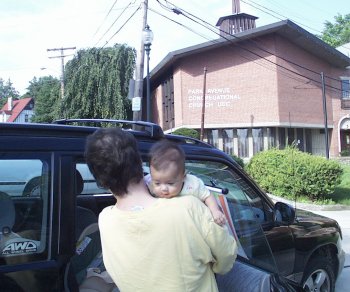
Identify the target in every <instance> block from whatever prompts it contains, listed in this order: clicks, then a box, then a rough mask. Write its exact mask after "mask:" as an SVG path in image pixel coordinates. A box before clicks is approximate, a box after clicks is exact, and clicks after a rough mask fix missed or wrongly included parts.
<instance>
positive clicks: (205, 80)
mask: <svg viewBox="0 0 350 292" xmlns="http://www.w3.org/2000/svg"><path fill="white" fill-rule="evenodd" d="M206 91H207V67H204V77H203V99H202V117H201V136H200V139H201V141H203V139H204V117H205V92H206Z"/></svg>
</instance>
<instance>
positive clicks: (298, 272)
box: [0, 120, 344, 292]
mask: <svg viewBox="0 0 350 292" xmlns="http://www.w3.org/2000/svg"><path fill="white" fill-rule="evenodd" d="M102 125H103V126H114V127H115V126H119V127H122V128H124V129H125V130H126V131H130V132H131V133H133V134H134V136H135V137H136V139H137V141H138V145H139V150H140V153H141V154H142V158H143V161H144V162H143V163H144V171H145V174H146V173H147V171H148V151H149V149H150V147H151V146H152V144H153V143H155V142H156V141H158V140H159V139H163V138H166V139H170V140H172V141H174V142H176V143H179V144H180V145H181V146H182V147H183V149H184V151H185V153H186V170H187V171H188V172H190V173H192V174H195V175H197V176H198V177H200V178H201V179H202V180H203V181H204V183H205V184H206V186H207V187H208V188H209V189H210V190H211V191H212V192H213V193H214V194H216V195H217V196H218V198H221V199H223V200H222V201H221V205H222V207H223V208H224V209H225V211H226V214H227V216H228V219H229V223H230V224H231V232H232V233H233V235H234V236H235V237H236V238H237V242H238V246H239V252H238V257H237V261H236V263H235V265H234V267H233V269H232V271H231V272H229V273H228V274H226V275H217V281H218V286H219V289H220V291H296V290H298V289H305V291H311V290H312V291H314V288H315V287H316V285H319V286H318V287H320V286H322V287H321V288H322V291H334V285H335V280H336V278H337V277H338V275H339V274H340V272H341V270H342V267H343V264H344V252H343V250H342V248H341V240H342V234H341V230H340V227H339V225H338V223H337V222H336V221H334V220H332V219H329V218H326V217H322V216H319V215H315V214H312V213H307V212H302V211H300V210H295V209H294V208H293V207H291V206H289V205H287V204H284V203H281V202H278V203H276V204H275V203H273V202H272V200H271V199H270V198H269V197H268V196H267V195H266V194H265V193H264V192H263V191H262V190H261V189H260V188H259V187H258V186H257V185H256V183H255V182H254V181H253V180H252V179H251V178H250V177H249V176H248V175H247V174H246V173H245V172H244V170H243V169H242V168H241V167H240V166H239V165H238V164H237V163H236V162H235V161H234V160H233V159H232V158H231V157H230V156H229V155H227V154H225V153H224V152H222V151H220V150H218V149H216V148H215V147H213V146H211V145H209V144H206V143H203V142H201V141H198V140H195V139H192V138H188V137H183V136H176V135H170V134H164V133H163V131H162V129H161V128H160V127H159V126H158V125H155V124H152V123H146V122H127V121H118V120H60V121H57V122H55V123H54V124H11V123H2V124H0V153H1V156H0V160H1V161H0V283H1V291H28V292H32V291H75V290H76V289H77V287H78V286H77V282H78V283H79V281H80V280H79V277H80V279H81V277H84V276H85V275H86V269H85V268H86V267H84V268H83V269H82V273H80V275H79V277H78V275H77V273H76V272H77V271H76V270H74V269H73V272H72V269H70V267H71V266H72V261H73V259H74V257H75V255H76V253H78V249H77V248H76V247H77V241H78V238H79V237H81V233H82V230H84V229H86V227H87V226H89V225H90V224H96V222H97V217H98V214H99V213H100V212H101V210H102V209H103V208H104V207H106V206H109V205H112V204H115V198H114V197H113V196H112V195H111V193H110V192H109V191H108V190H105V189H101V188H100V187H99V186H98V185H97V184H96V182H95V180H94V178H93V176H92V175H91V173H90V172H89V169H88V167H87V166H86V163H85V160H84V148H85V140H86V137H87V136H88V135H89V134H91V133H93V132H94V131H95V130H96V129H97V128H98V127H99V126H102ZM88 265H89V263H87V264H86V266H88ZM72 274H73V276H72ZM72 279H73V280H72ZM319 279H322V280H321V281H319ZM317 281H318V282H317ZM316 282H317V283H316ZM6 289H7V290H6Z"/></svg>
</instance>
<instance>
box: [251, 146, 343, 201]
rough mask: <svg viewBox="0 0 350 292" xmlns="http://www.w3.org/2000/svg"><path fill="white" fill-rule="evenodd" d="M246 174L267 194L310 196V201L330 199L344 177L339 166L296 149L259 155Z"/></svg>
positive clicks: (332, 161)
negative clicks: (326, 197) (325, 197)
mask: <svg viewBox="0 0 350 292" xmlns="http://www.w3.org/2000/svg"><path fill="white" fill-rule="evenodd" d="M246 170H247V172H248V173H249V174H250V175H251V176H252V177H253V178H254V179H255V180H256V181H257V182H258V183H259V185H260V186H261V187H262V188H263V189H264V190H265V191H266V192H269V193H271V194H275V195H279V196H282V197H287V198H294V196H295V195H297V196H307V197H309V198H310V199H311V200H317V199H321V198H323V197H324V196H326V195H331V194H332V193H333V192H334V189H335V187H336V186H337V185H338V184H339V183H340V180H341V175H342V173H343V170H342V167H341V165H340V164H339V162H337V161H334V160H326V159H325V158H323V157H319V156H313V155H310V154H308V153H305V152H301V151H299V150H298V149H296V148H294V147H288V148H286V149H284V150H279V149H270V150H267V151H263V152H259V153H257V154H256V155H254V157H253V158H252V159H251V160H250V162H249V163H248V164H247V166H246Z"/></svg>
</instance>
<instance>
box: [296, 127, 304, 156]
mask: <svg viewBox="0 0 350 292" xmlns="http://www.w3.org/2000/svg"><path fill="white" fill-rule="evenodd" d="M297 147H298V149H299V150H300V151H303V152H304V150H305V148H304V131H303V129H301V128H298V129H297Z"/></svg>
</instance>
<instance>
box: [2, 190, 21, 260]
mask: <svg viewBox="0 0 350 292" xmlns="http://www.w3.org/2000/svg"><path fill="white" fill-rule="evenodd" d="M15 217H16V210H15V206H14V203H13V201H12V199H11V197H10V196H9V195H8V194H7V193H4V192H0V252H1V256H4V255H6V254H8V253H7V252H6V250H5V247H6V246H7V243H8V242H9V240H11V239H13V238H17V237H19V235H17V234H16V233H14V232H13V231H12V228H13V225H14V224H15Z"/></svg>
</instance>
